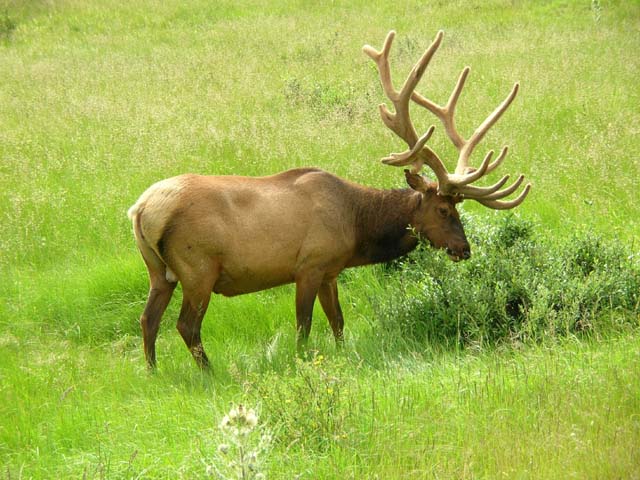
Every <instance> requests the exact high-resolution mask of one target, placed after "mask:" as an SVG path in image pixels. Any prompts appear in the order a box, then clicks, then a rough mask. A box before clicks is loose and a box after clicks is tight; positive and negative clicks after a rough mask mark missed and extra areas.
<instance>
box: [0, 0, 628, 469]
mask: <svg viewBox="0 0 640 480" xmlns="http://www.w3.org/2000/svg"><path fill="white" fill-rule="evenodd" d="M370 3H371V2H357V1H354V2H340V1H337V2H327V3H324V4H321V3H319V2H308V1H289V2H286V1H281V2H278V1H273V2H254V1H247V2H244V1H243V2H227V1H217V2H209V1H204V0H194V1H191V2H178V1H173V0H170V1H160V0H141V1H136V2H125V1H121V0H107V1H91V0H86V1H81V0H59V1H57V0H32V1H20V0H0V275H1V278H3V280H4V281H3V286H4V288H3V289H2V292H1V293H0V478H2V479H16V478H25V479H26V478H34V479H40V478H42V479H48V478H109V479H111V478H171V479H173V478H203V477H205V476H206V475H207V472H210V471H211V465H216V466H217V467H219V468H223V467H224V466H225V465H228V463H229V461H230V459H229V455H227V456H225V454H224V453H221V452H220V450H219V449H218V447H219V445H220V444H221V443H225V442H228V441H229V440H228V439H225V438H224V432H223V431H222V430H221V429H220V428H218V425H219V423H220V421H221V420H222V418H223V416H224V415H225V414H226V413H227V412H228V411H229V409H230V405H232V404H245V405H247V406H249V407H251V408H255V409H256V411H257V413H258V416H259V420H260V421H259V425H260V428H261V430H259V431H253V432H252V433H251V435H254V436H255V435H259V434H265V435H266V432H269V435H270V436H271V437H272V442H271V443H270V446H269V447H268V448H267V447H265V449H264V451H262V452H261V453H260V457H261V460H262V462H263V463H262V465H261V468H262V470H263V472H264V473H265V474H266V475H267V477H268V478H278V479H279V478H282V479H293V478H301V479H333V478H335V479H348V478H353V479H356V478H357V479H360V478H371V479H373V478H379V479H396V478H397V479H414V478H415V479H423V478H469V479H471V478H474V479H475V478H492V479H493V478H531V479H534V478H535V479H538V478H593V479H604V478H616V479H617V478H620V479H623V478H624V479H628V478H631V479H633V478H640V454H639V453H638V452H639V450H638V445H640V329H639V321H638V315H637V312H638V305H637V304H636V306H635V310H633V309H631V311H624V312H621V311H619V310H618V309H614V308H612V309H611V310H612V311H611V312H607V313H605V314H604V315H603V318H604V317H606V318H607V321H606V322H603V325H605V326H603V327H602V328H598V329H595V330H593V331H592V332H591V334H588V335H574V334H573V333H572V334H569V335H565V336H550V337H549V338H545V339H542V340H540V341H537V342H531V343H527V342H516V341H509V340H505V341H504V342H498V344H491V345H485V344H482V343H478V344H476V343H471V344H465V345H462V346H460V345H459V344H458V343H457V342H456V341H455V339H452V341H451V342H444V343H439V342H436V341H425V342H422V343H420V342H418V343H408V342H404V340H403V338H402V337H401V336H397V334H395V333H394V331H393V330H390V329H385V328H381V326H382V322H381V320H380V318H381V316H382V313H381V311H380V309H379V307H380V305H382V304H385V302H386V301H387V299H393V298H394V295H395V294H396V292H397V290H394V289H395V287H397V286H398V284H399V282H400V280H399V279H398V273H397V272H396V273H394V272H393V271H391V272H390V271H389V270H387V269H385V268H383V267H375V268H363V269H358V270H354V271H350V272H348V273H347V274H345V275H344V278H342V280H341V297H342V304H343V307H344V310H345V317H346V344H345V348H344V351H342V352H336V350H335V347H334V345H333V340H332V336H331V334H330V332H329V327H328V325H327V322H326V320H325V319H324V317H323V315H322V313H321V312H320V311H319V310H320V309H317V312H316V320H315V321H314V327H313V332H312V336H311V342H310V344H311V348H312V349H313V350H314V351H317V352H318V353H317V355H316V356H315V357H314V358H313V359H312V360H309V361H307V362H301V361H299V360H297V359H296V356H295V348H294V345H295V332H294V323H295V322H294V304H293V288H292V287H291V286H285V287H281V288H278V289H274V290H270V291H265V292H260V293H257V294H253V295H248V296H243V297H237V298H232V299H224V298H214V299H213V301H212V304H211V306H210V309H209V312H208V313H207V316H206V318H205V323H204V327H203V339H204V343H205V346H206V348H207V352H208V353H209V356H210V360H211V363H212V367H213V368H212V370H213V374H202V373H201V372H200V371H198V369H197V368H196V366H195V364H194V363H193V360H192V359H191V356H190V355H189V353H188V351H187V350H186V349H185V347H184V344H183V343H182V340H181V338H180V336H179V335H178V333H177V332H176V331H175V328H174V327H175V318H176V316H177V312H178V309H179V302H178V301H177V299H174V301H173V303H172V304H171V305H170V307H169V309H168V311H167V313H166V316H165V321H164V322H163V326H162V328H161V332H160V336H159V340H158V363H159V370H158V372H156V374H154V375H151V374H149V373H148V372H147V371H146V369H145V366H144V359H143V354H142V346H141V343H142V341H141V337H140V333H139V326H138V317H139V315H140V313H141V310H142V308H143V306H144V303H145V300H146V293H147V288H148V284H147V277H146V271H145V269H144V265H143V263H142V260H141V259H140V258H139V255H138V252H137V250H136V247H135V243H134V241H133V238H132V235H131V225H130V222H129V220H128V219H127V217H126V210H127V208H128V207H129V206H130V205H131V204H132V203H133V202H134V201H135V200H136V199H137V197H138V196H139V194H140V193H141V192H142V191H143V190H144V189H145V188H146V187H147V186H149V185H150V184H151V183H153V182H154V181H157V180H159V179H162V178H165V177H168V176H171V175H175V174H179V173H184V172H194V173H211V174H241V175H267V174H271V173H275V172H277V171H280V170H285V169H288V168H292V167H297V166H317V167H321V168H324V169H326V170H329V171H332V172H334V173H336V174H338V175H341V176H343V177H345V178H348V179H350V180H352V181H355V182H359V183H362V184H366V185H371V186H376V187H384V188H395V187H399V186H402V185H403V181H404V180H403V176H402V174H401V171H400V170H397V169H393V168H389V167H386V166H384V165H381V164H380V163H379V159H380V158H381V157H383V156H385V155H387V154H388V153H389V152H391V151H399V150H401V149H403V146H402V145H400V143H399V141H398V140H397V139H396V138H394V137H393V135H392V134H391V133H390V132H389V131H387V130H386V128H385V127H384V126H383V125H382V122H381V121H380V119H379V116H378V113H377V105H378V104H379V103H381V102H382V101H384V98H383V94H382V92H381V88H380V85H379V81H378V77H377V72H376V71H375V67H374V66H373V64H372V62H371V61H370V60H369V59H368V58H367V57H366V56H365V55H364V54H363V53H362V52H361V47H362V45H364V44H365V43H369V44H372V45H374V46H376V47H380V46H381V44H382V41H383V39H384V37H385V35H386V33H387V32H388V31H389V30H390V29H395V30H396V31H397V32H398V35H397V39H396V43H395V45H394V51H393V60H392V61H393V62H394V63H393V68H394V69H395V70H394V71H395V72H398V73H397V74H396V76H395V78H396V79H397V78H400V76H401V75H403V74H404V72H408V70H409V69H410V67H411V66H412V64H413V62H415V60H416V59H417V58H418V57H419V55H420V54H421V53H422V51H423V49H424V48H426V46H427V45H428V44H429V43H430V41H431V40H432V38H433V37H434V35H435V33H436V32H437V30H439V29H443V30H444V31H445V39H444V44H443V46H442V47H441V49H440V51H439V52H438V54H437V55H436V57H435V59H434V61H433V62H432V65H431V66H430V67H429V70H428V72H427V74H426V76H425V78H424V79H423V81H422V84H421V87H420V88H419V89H420V91H421V92H422V93H424V94H426V95H428V96H429V97H431V98H434V99H435V100H436V101H438V102H443V101H444V100H445V99H446V98H447V96H448V95H449V92H450V90H451V88H452V87H453V85H454V83H455V80H456V79H457V76H458V74H459V72H460V71H461V70H462V68H463V67H464V66H465V65H470V66H471V67H472V72H471V76H470V78H469V80H468V82H467V86H466V88H465V91H464V93H463V96H462V97H461V100H460V104H459V107H458V118H457V123H458V125H459V127H460V130H461V131H462V132H464V133H466V134H467V135H468V134H469V132H471V131H472V130H473V129H474V128H475V126H477V125H478V124H479V123H480V122H481V121H482V120H483V119H484V117H485V116H486V115H487V114H488V113H489V112H490V111H491V110H493V108H494V107H495V106H496V105H497V104H498V103H499V102H500V101H501V100H502V99H503V98H504V97H505V96H506V95H507V93H508V92H509V90H510V88H511V86H512V84H513V83H514V82H515V81H518V82H520V85H521V90H520V93H519V96H518V98H517V99H516V100H515V102H514V104H513V105H512V106H511V108H510V109H509V111H508V112H507V113H506V114H505V116H504V118H503V119H502V120H501V121H500V122H499V123H498V124H497V125H496V126H495V127H494V128H493V129H492V130H491V131H490V133H489V134H488V135H487V138H486V139H485V140H484V141H483V145H482V149H481V150H484V149H489V148H493V149H497V148H500V147H501V146H502V145H504V144H508V145H509V146H510V153H509V157H508V158H507V160H506V161H505V164H504V165H503V166H502V167H501V169H500V170H501V171H502V173H506V172H509V173H512V174H516V173H519V172H522V173H524V174H526V176H527V178H528V179H530V181H531V182H532V183H533V185H534V189H533V191H532V193H531V194H530V196H529V198H528V199H527V200H526V201H525V202H524V204H523V205H521V206H520V207H519V208H518V212H517V214H518V217H519V218H521V219H525V220H526V221H528V222H531V223H532V224H533V225H535V228H536V230H537V231H538V232H539V235H540V236H542V237H544V238H545V239H548V240H549V241H551V242H552V241H555V239H562V238H567V237H571V236H572V235H575V234H576V232H595V234H596V235H598V236H600V237H601V238H602V239H603V242H607V244H608V245H612V246H614V247H615V246H619V247H620V249H621V251H622V250H624V251H625V252H630V254H628V257H626V258H628V260H629V261H628V263H629V264H634V263H635V264H636V265H637V262H638V256H639V251H640V248H639V242H640V221H639V220H638V219H639V218H640V203H639V202H638V194H637V186H638V181H637V179H638V178H640V159H639V157H638V155H637V152H638V150H639V148H640V108H639V106H640V88H639V84H638V78H640V59H639V57H638V55H637V52H638V51H640V4H639V3H638V2H637V1H622V0H620V1H596V0H594V1H587V0H584V1H570V0H565V1H560V0H549V1H538V2H522V1H515V0H511V1H507V0H491V1H483V2H480V1H469V2H463V1H457V2H440V1H433V2H424V1H422V2H374V3H375V4H374V5H371V4H370ZM415 118H416V123H417V124H418V125H420V127H419V128H424V130H426V129H427V128H428V126H429V125H431V124H432V123H433V119H432V118H430V117H429V116H428V115H427V113H426V112H420V111H418V110H416V114H415ZM430 145H432V146H433V148H434V149H435V150H436V151H438V152H441V154H442V156H443V157H444V158H453V155H454V150H453V147H452V146H451V145H449V144H448V143H447V140H446V136H445V135H444V134H443V132H442V128H441V127H440V126H439V125H438V128H437V130H436V133H435V134H434V137H433V139H432V140H430ZM476 155H477V156H480V155H482V153H480V152H478V153H477V154H476ZM475 161H476V162H477V161H479V159H475ZM496 178H497V177H496ZM462 210H464V213H465V215H467V216H469V217H471V218H473V221H474V223H476V224H482V223H483V222H486V223H487V224H492V223H495V222H499V221H500V219H501V218H503V217H504V215H505V213H504V212H494V211H489V210H487V209H483V207H481V206H480V205H478V204H474V203H473V202H466V203H465V204H464V205H463V207H462ZM476 246H477V245H476ZM476 246H473V247H472V248H474V249H475V251H476V252H477V253H478V254H479V255H481V254H482V249H481V248H479V249H477V248H475V247H476ZM433 255H439V253H433ZM625 255H627V254H626V253H625ZM394 275H395V276H394ZM391 287H393V288H391ZM596 293H597V292H596ZM636 298H637V297H636ZM620 318H622V319H623V321H618V320H619V319H620ZM611 319H615V321H612V320H611ZM616 322H618V323H617V324H616ZM615 325H617V327H615ZM618 327H619V328H618ZM459 333H460V332H459ZM461 334H464V332H461ZM394 335H395V336H394ZM452 345H454V346H453V347H452ZM225 462H226V463H225ZM232 478H235V477H232Z"/></svg>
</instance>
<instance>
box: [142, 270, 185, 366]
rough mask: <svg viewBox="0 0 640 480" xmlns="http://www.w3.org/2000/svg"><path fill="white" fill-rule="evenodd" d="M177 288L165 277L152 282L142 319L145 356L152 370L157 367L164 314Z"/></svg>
mask: <svg viewBox="0 0 640 480" xmlns="http://www.w3.org/2000/svg"><path fill="white" fill-rule="evenodd" d="M175 288H176V284H175V283H169V282H167V281H166V280H165V279H164V278H163V277H158V279H156V280H152V281H151V289H150V290H149V298H148V299H147V305H146V306H145V307H144V311H143V312H142V316H141V317H140V326H141V327H142V338H143V342H144V356H145V358H146V360H147V365H148V366H149V368H150V369H153V368H155V366H156V337H157V336H158V330H159V328H160V320H161V319H162V314H163V313H164V311H165V310H166V309H167V305H169V300H171V295H173V291H174V289H175Z"/></svg>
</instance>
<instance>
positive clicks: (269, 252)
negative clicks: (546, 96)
mask: <svg viewBox="0 0 640 480" xmlns="http://www.w3.org/2000/svg"><path fill="white" fill-rule="evenodd" d="M394 36H395V32H393V31H391V32H390V33H389V34H388V35H387V37H386V40H385V42H384V46H383V48H382V50H381V51H378V50H376V49H375V48H373V47H371V46H368V45H365V46H364V47H363V50H364V52H365V53H366V54H367V55H368V56H369V57H371V58H372V59H373V60H374V62H375V63H376V65H377V68H378V72H379V76H380V81H381V83H382V88H383V90H384V93H385V94H386V96H387V97H388V99H389V100H390V101H391V103H392V104H393V108H394V111H393V112H392V111H390V110H389V109H388V108H387V107H386V106H385V105H384V104H382V105H380V114H381V117H382V121H383V122H384V124H385V125H386V126H387V127H388V128H389V129H391V130H392V131H393V132H394V133H395V134H396V135H397V136H398V137H400V138H401V139H402V140H404V142H406V144H407V146H408V149H407V150H406V151H405V152H403V153H393V154H391V155H390V156H388V157H386V158H384V159H383V160H382V162H383V163H385V164H387V165H393V166H411V168H410V169H406V170H405V171H404V172H405V178H406V182H407V184H408V186H409V188H405V189H401V190H379V189H375V188H371V187H367V186H361V185H358V184H355V183H352V182H350V181H348V180H345V179H342V178H340V177H337V176H335V175H332V174H331V173H327V172H325V171H322V170H319V169H316V168H298V169H293V170H288V171H285V172H282V173H278V174H276V175H272V176H266V177H243V176H235V175H234V176H201V175H194V174H185V175H180V176H177V177H173V178H169V179H166V180H162V181H160V182H158V183H155V184H154V185H152V186H151V187H150V188H149V189H148V190H146V191H145V192H144V193H143V194H142V196H141V197H140V198H139V199H138V201H137V202H136V203H135V205H133V206H132V207H131V208H130V209H129V212H128V214H129V217H130V219H131V221H132V223H133V231H134V236H135V240H136V243H137V246H138V249H139V250H140V253H141V254H142V257H143V259H144V262H145V264H146V266H147V269H148V273H149V281H150V291H149V297H148V300H147V303H146V306H145V308H144V311H143V313H142V315H141V317H140V324H141V327H142V335H143V342H144V353H145V358H146V361H147V364H148V366H149V367H150V368H153V367H155V365H156V351H155V341H156V337H157V334H158V327H159V324H160V319H161V317H162V315H163V313H164V311H165V309H166V307H167V305H168V303H169V300H170V299H171V296H172V294H173V291H174V289H175V287H176V285H177V283H178V282H180V283H181V284H182V292H183V298H182V307H181V310H180V315H179V318H178V323H177V329H178V331H179V332H180V335H181V336H182V338H183V339H184V342H185V343H186V345H187V347H188V348H189V350H190V351H191V354H192V355H193V358H194V359H195V361H196V363H197V364H198V365H199V366H200V367H203V368H204V367H207V366H208V359H207V355H206V353H205V351H204V348H203V346H202V340H201V337H200V327H201V324H202V319H203V317H204V315H205V312H206V311H207V306H208V304H209V300H210V297H211V293H212V292H214V293H218V294H222V295H224V296H233V295H241V294H245V293H250V292H256V291H259V290H264V289H268V288H272V287H275V286H278V285H282V284H286V283H295V287H296V293H295V305H296V323H297V345H298V348H299V349H301V350H304V346H305V345H306V341H307V339H308V337H309V332H310V329H311V316H312V311H313V305H314V302H315V299H316V297H318V299H319V300H320V304H321V306H322V308H323V310H324V312H325V314H326V316H327V318H328V320H329V323H330V325H331V329H332V331H333V335H334V337H335V340H336V342H337V344H338V345H340V344H341V342H342V340H343V326H344V319H343V315H342V309H341V307H340V302H339V300H338V285H337V278H338V274H339V273H340V272H341V271H342V270H344V269H345V268H349V267H355V266H360V265H367V264H374V263H379V262H386V261H389V260H392V259H395V258H398V257H400V256H402V255H405V254H407V253H408V252H410V251H411V250H413V249H414V248H415V247H416V246H417V245H418V242H419V240H420V239H424V241H426V242H428V243H429V244H431V246H433V247H435V248H438V249H445V250H446V253H447V254H448V255H449V257H450V258H451V259H452V260H454V261H458V260H462V259H467V258H469V256H470V255H471V251H470V246H469V243H468V241H467V238H466V236H465V232H464V229H463V227H462V224H461V222H460V217H459V215H458V212H457V211H456V205H457V204H458V203H460V202H462V201H463V200H467V199H471V200H475V201H477V202H480V203H481V204H482V205H485V206H487V207H489V208H493V209H510V208H514V207H516V206H518V205H519V204H521V203H522V202H523V200H524V199H525V197H526V196H527V194H528V193H529V190H530V188H531V185H530V184H527V185H526V186H525V188H524V189H523V190H522V191H521V193H520V194H519V195H518V196H517V197H516V198H515V199H512V200H502V199H503V198H504V197H507V196H509V195H511V194H512V193H514V192H515V191H516V190H517V189H518V188H519V187H520V185H521V183H522V181H523V178H524V177H523V176H522V175H520V176H519V177H518V179H517V180H516V181H515V182H514V183H513V184H512V185H510V186H509V187H507V188H504V189H502V187H503V186H504V184H505V183H506V182H507V180H508V178H509V176H508V175H505V176H504V177H503V178H502V179H500V180H499V181H498V182H497V183H495V184H494V185H491V186H488V187H480V186H474V185H472V183H474V182H476V181H477V180H479V179H480V178H482V177H483V176H485V175H487V174H488V173H490V172H492V171H493V170H495V169H496V168H497V167H498V166H499V165H500V163H502V161H503V160H504V158H505V156H506V154H507V147H504V148H503V149H502V152H501V153H500V155H498V157H497V158H496V159H495V160H494V161H491V158H492V156H493V152H492V151H490V152H489V153H488V154H487V155H486V156H485V157H484V160H483V161H482V162H481V164H480V166H479V167H478V168H477V169H474V168H472V167H471V166H470V165H469V159H470V157H471V154H472V153H473V151H474V149H475V147H476V146H477V145H478V143H479V142H480V140H482V138H483V137H484V136H485V134H486V133H487V131H488V130H489V128H491V126H492V125H494V124H495V122H496V121H497V120H498V119H499V118H500V117H501V116H502V114H503V113H504V112H505V110H506V109H507V107H508V106H509V105H510V104H511V102H512V101H513V99H514V98H515V96H516V93H517V92H518V84H515V86H514V87H513V89H512V91H511V93H510V94H509V95H508V96H507V98H506V99H505V100H504V101H503V102H502V103H501V104H500V105H499V106H498V107H497V108H496V109H495V111H494V112H493V113H491V114H490V115H489V116H488V117H487V119H486V120H485V121H484V122H482V124H481V125H480V126H479V127H478V128H477V129H476V130H475V132H473V134H472V135H471V136H470V137H469V138H468V139H465V138H463V137H462V136H461V135H460V134H459V133H458V131H457V130H456V126H455V121H454V113H455V108H456V103H457V101H458V98H459V97H460V93H461V91H462V88H463V86H464V83H465V81H466V79H467V76H468V74H469V68H468V67H467V68H465V69H464V70H463V71H462V74H461V75H460V78H459V79H458V82H457V84H456V86H455V88H454V89H453V93H452V94H451V96H450V98H449V100H448V101H447V103H446V104H445V105H444V106H441V105H438V104H436V103H434V102H432V101H431V100H429V99H427V98H426V97H424V96H422V95H421V94H420V93H418V92H416V91H415V88H416V85H417V84H418V82H419V80H420V79H421V77H422V75H423V74H424V72H425V69H426V68H427V65H428V64H429V62H430V60H431V58H432V57H433V55H434V53H435V52H436V50H437V49H438V47H439V46H440V43H441V41H442V38H443V32H442V31H440V32H438V34H437V35H436V37H435V39H434V41H433V43H432V44H431V46H430V47H429V48H428V49H427V50H426V51H425V53H424V54H423V55H422V57H421V58H420V59H419V61H418V62H417V63H416V65H415V66H414V67H413V69H412V70H411V73H410V74H409V76H408V77H407V79H406V81H405V83H404V85H403V86H402V88H401V89H400V90H395V88H394V86H393V83H392V80H391V73H390V66H389V52H390V49H391V45H392V42H393V39H394ZM412 102H413V103H412ZM412 104H417V105H419V106H422V107H424V108H426V109H427V110H429V111H430V112H431V113H433V114H434V115H435V116H436V117H437V118H438V119H439V120H440V121H441V123H442V124H443V126H444V130H445V132H446V134H447V135H448V137H449V139H450V140H451V142H453V144H454V145H455V147H456V148H457V150H458V152H459V156H458V161H457V166H456V168H455V170H454V171H453V173H450V172H449V171H448V170H447V168H446V167H445V165H444V163H443V162H442V161H441V160H440V158H439V157H438V155H436V153H435V152H434V151H433V150H431V149H430V148H429V147H428V146H426V142H427V140H428V139H429V137H430V136H431V135H432V133H433V131H434V127H433V126H432V127H431V128H429V129H428V131H427V132H426V133H425V134H424V135H422V136H420V137H418V135H417V133H416V130H415V128H414V126H413V123H412V121H411V118H410V115H409V107H410V105H412ZM423 165H427V166H428V167H429V168H430V169H431V170H432V171H433V173H434V174H435V177H436V181H430V180H428V179H427V178H425V177H423V176H422V175H420V174H419V171H420V169H421V167H422V166H423Z"/></svg>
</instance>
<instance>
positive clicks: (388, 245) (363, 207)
mask: <svg viewBox="0 0 640 480" xmlns="http://www.w3.org/2000/svg"><path fill="white" fill-rule="evenodd" d="M421 200H422V197H421V195H420V194H419V193H417V192H415V191H413V190H411V189H404V190H374V189H366V190H363V191H361V192H359V195H357V198H354V205H355V208H356V211H355V214H356V215H355V216H356V232H357V234H356V235H357V236H356V251H355V255H354V257H353V258H352V260H351V261H350V262H349V264H348V265H347V266H356V265H366V264H371V263H381V262H388V261H390V260H393V259H395V258H398V257H401V256H403V255H405V254H407V253H409V252H410V251H411V250H413V249H414V248H416V246H417V244H418V239H417V238H416V236H415V235H414V234H413V232H412V231H411V229H410V224H411V220H412V218H413V215H414V212H415V211H416V210H417V208H418V206H419V205H420V202H421Z"/></svg>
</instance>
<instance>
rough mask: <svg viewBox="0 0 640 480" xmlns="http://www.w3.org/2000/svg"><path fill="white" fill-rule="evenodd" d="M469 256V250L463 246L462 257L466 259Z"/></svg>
mask: <svg viewBox="0 0 640 480" xmlns="http://www.w3.org/2000/svg"><path fill="white" fill-rule="evenodd" d="M470 257H471V250H470V249H468V248H465V249H464V251H463V252H462V258H464V259H465V260H467V259H468V258H470Z"/></svg>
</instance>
